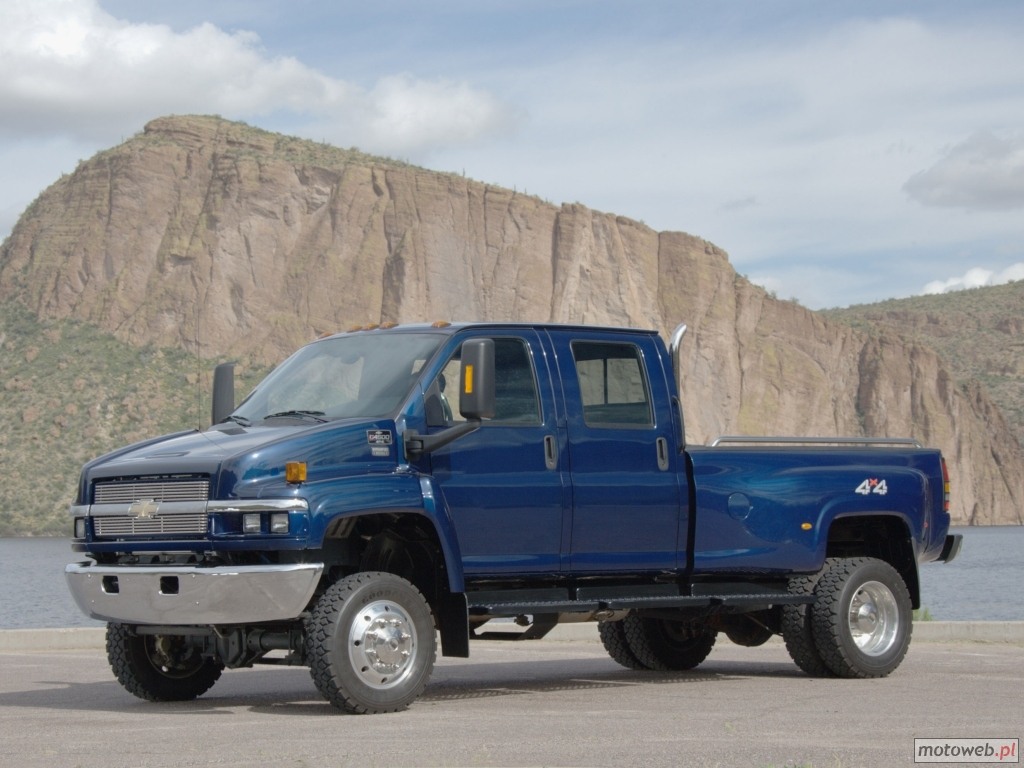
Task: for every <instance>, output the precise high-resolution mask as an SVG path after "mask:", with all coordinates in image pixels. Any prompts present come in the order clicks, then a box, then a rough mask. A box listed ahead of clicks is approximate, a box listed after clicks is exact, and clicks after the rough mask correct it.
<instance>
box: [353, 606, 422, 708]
mask: <svg viewBox="0 0 1024 768" xmlns="http://www.w3.org/2000/svg"><path fill="white" fill-rule="evenodd" d="M416 645H417V638H416V627H415V625H414V624H413V621H412V619H411V618H410V617H409V614H408V613H406V612H405V611H404V610H403V609H402V607H401V606H400V605H397V604H396V603H394V602H391V601H389V600H378V601H376V602H373V603H369V604H368V605H366V606H364V607H363V608H362V610H360V611H359V614H358V615H357V616H356V619H355V621H353V622H352V627H351V629H350V630H349V634H348V648H349V661H351V663H352V669H353V670H354V671H355V673H356V674H357V675H358V676H359V678H360V679H361V680H362V681H363V682H364V683H365V684H366V685H368V686H370V687H371V688H377V689H380V690H386V689H388V688H392V687H394V686H396V685H400V684H401V683H402V682H403V681H404V680H405V679H406V678H408V677H409V675H411V674H412V671H413V659H414V658H415V655H416Z"/></svg>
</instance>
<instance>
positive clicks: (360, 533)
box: [322, 508, 469, 657]
mask: <svg viewBox="0 0 1024 768" xmlns="http://www.w3.org/2000/svg"><path fill="white" fill-rule="evenodd" d="M323 550H324V553H325V555H326V556H327V558H328V559H329V560H330V561H331V562H332V567H330V568H327V569H325V575H324V584H323V587H322V588H323V589H326V587H327V586H329V585H330V584H331V583H333V582H334V581H337V580H339V579H340V578H343V577H344V576H347V575H350V574H352V573H355V572H369V571H380V572H385V573H392V574H394V575H396V576H400V577H402V578H404V579H405V580H407V581H408V582H410V583H411V584H412V585H413V586H415V587H416V588H417V589H418V590H419V591H420V592H421V593H422V594H423V596H424V597H425V598H426V599H427V602H428V603H429V604H430V606H431V609H432V610H433V612H434V615H435V618H436V622H437V626H438V629H439V630H440V632H441V642H442V652H443V654H444V655H446V656H462V657H466V656H468V655H469V620H468V610H467V604H466V598H465V595H464V592H463V588H462V584H463V576H462V567H461V565H462V561H461V559H460V558H459V557H458V554H457V553H458V546H457V542H455V541H454V540H453V539H451V538H448V537H447V536H446V535H445V531H444V528H443V527H441V526H439V525H438V521H437V520H436V518H434V517H432V516H430V515H428V514H426V513H425V512H424V510H422V509H408V508H400V509H391V510H381V509H375V510H367V511H362V512H348V513H346V514H344V515H338V516H336V517H335V518H334V519H333V520H332V521H331V522H330V523H329V524H328V525H327V528H326V530H325V534H324V541H323ZM453 550H454V555H453Z"/></svg>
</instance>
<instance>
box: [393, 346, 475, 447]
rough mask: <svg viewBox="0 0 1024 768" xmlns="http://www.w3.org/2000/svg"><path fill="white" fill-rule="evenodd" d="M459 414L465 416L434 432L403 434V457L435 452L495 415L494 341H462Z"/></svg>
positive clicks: (408, 430) (414, 431) (413, 431)
mask: <svg viewBox="0 0 1024 768" xmlns="http://www.w3.org/2000/svg"><path fill="white" fill-rule="evenodd" d="M459 413H461V414H462V417H463V418H464V419H465V421H464V422H462V423H461V424H456V425H455V426H453V427H448V429H445V430H444V431H442V432H438V433H437V434H433V435H421V434H419V433H418V432H417V431H416V430H414V429H407V430H405V432H403V433H402V442H403V443H404V444H405V457H406V459H410V460H411V459H416V458H418V457H420V456H422V455H423V454H425V453H430V452H431V451H436V450H437V449H438V448H443V447H444V446H446V445H448V444H449V443H451V442H453V441H455V440H458V439H459V438H460V437H463V436H465V435H468V434H470V433H471V432H475V431H476V430H477V429H479V428H480V423H481V421H482V420H483V419H490V418H493V417H494V340H493V339H470V340H469V341H465V342H463V344H462V366H461V373H460V375H459Z"/></svg>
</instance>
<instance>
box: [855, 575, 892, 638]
mask: <svg viewBox="0 0 1024 768" xmlns="http://www.w3.org/2000/svg"><path fill="white" fill-rule="evenodd" d="M847 615H848V616H849V622H850V636H851V637H852V638H853V642H854V643H856V645H857V647H858V648H859V649H860V650H861V652H862V653H864V654H866V655H868V656H881V655H883V654H884V653H886V652H887V651H889V650H890V649H891V648H892V647H893V646H894V645H895V644H896V638H897V636H898V635H899V631H900V616H899V606H898V605H897V603H896V596H895V595H894V594H893V593H892V590H890V589H889V588H888V587H887V586H886V585H885V584H883V583H881V582H880V581H868V582H865V583H864V584H862V585H861V586H860V588H859V589H858V590H857V591H856V592H855V593H854V595H853V598H852V599H851V600H850V609H849V611H848V614H847Z"/></svg>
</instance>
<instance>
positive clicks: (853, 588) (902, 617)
mask: <svg viewBox="0 0 1024 768" xmlns="http://www.w3.org/2000/svg"><path fill="white" fill-rule="evenodd" d="M814 593H815V596H816V598H817V599H816V600H815V603H814V606H813V609H812V611H811V616H812V624H813V635H814V642H815V644H816V646H817V648H818V653H819V654H820V655H821V658H822V660H823V661H824V662H825V664H826V666H828V668H829V669H830V670H831V671H832V672H833V673H835V674H836V675H838V676H839V677H857V678H868V677H885V676H886V675H888V674H890V673H891V672H892V671H893V670H895V669H896V668H897V667H898V666H899V665H900V663H901V662H902V661H903V657H904V656H906V654H907V650H908V649H909V648H910V636H911V633H912V631H913V609H912V607H911V600H910V591H909V590H908V589H907V585H906V583H905V582H904V581H903V577H902V576H900V574H899V573H898V572H897V571H896V569H895V568H893V567H892V566H891V565H889V564H888V563H887V562H885V561H884V560H878V559H876V558H871V557H856V558H850V559H846V560H840V561H839V562H838V563H837V564H836V565H834V566H833V567H832V568H830V569H829V571H828V572H827V573H826V574H825V575H824V576H822V577H821V579H820V580H819V581H818V585H817V586H816V587H815V589H814Z"/></svg>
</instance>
